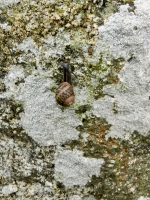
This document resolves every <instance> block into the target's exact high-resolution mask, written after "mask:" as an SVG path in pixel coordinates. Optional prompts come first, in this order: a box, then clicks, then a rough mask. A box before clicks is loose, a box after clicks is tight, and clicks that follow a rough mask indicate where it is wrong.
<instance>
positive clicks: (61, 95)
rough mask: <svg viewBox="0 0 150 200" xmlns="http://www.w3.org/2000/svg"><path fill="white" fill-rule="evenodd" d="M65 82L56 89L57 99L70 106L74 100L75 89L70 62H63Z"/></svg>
mask: <svg viewBox="0 0 150 200" xmlns="http://www.w3.org/2000/svg"><path fill="white" fill-rule="evenodd" d="M63 70H64V82H62V83H61V84H60V85H59V87H58V89H57V91H56V101H57V103H58V104H60V105H62V106H70V105H72V104H73V102H74V91H73V87H72V82H71V71H70V66H69V64H67V63H65V64H63Z"/></svg>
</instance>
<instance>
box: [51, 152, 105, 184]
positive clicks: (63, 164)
mask: <svg viewBox="0 0 150 200" xmlns="http://www.w3.org/2000/svg"><path fill="white" fill-rule="evenodd" d="M103 163H104V160H103V159H96V158H86V157H84V156H83V152H81V151H79V150H76V149H75V150H73V151H71V150H62V149H60V150H59V151H58V152H57V153H56V154H55V159H54V164H55V179H56V180H58V181H60V182H62V183H63V184H64V185H65V186H67V187H71V186H74V185H80V186H84V185H86V184H87V182H88V181H90V180H91V177H92V175H95V176H98V175H99V173H100V168H101V165H102V164H103Z"/></svg>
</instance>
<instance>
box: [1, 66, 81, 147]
mask: <svg viewBox="0 0 150 200" xmlns="http://www.w3.org/2000/svg"><path fill="white" fill-rule="evenodd" d="M23 76H24V74H23V71H22V69H21V68H19V67H15V66H12V68H10V71H9V73H8V75H7V76H6V77H5V85H6V88H7V92H6V93H5V94H4V95H5V96H7V97H10V96H11V95H13V96H14V97H15V99H16V100H17V101H21V102H22V104H23V107H24V113H22V114H21V115H20V117H21V122H20V123H21V125H22V126H23V128H24V129H25V130H26V133H27V134H28V135H29V136H31V137H32V138H33V139H34V140H35V141H36V142H37V143H39V144H40V145H43V146H47V145H56V144H63V143H65V142H66V141H69V140H77V139H78V135H79V132H78V131H77V130H76V127H77V126H78V125H81V124H82V123H81V122H80V121H79V119H78V118H77V117H76V115H75V111H74V110H73V109H71V108H68V109H65V110H64V111H62V110H61V109H60V108H59V106H58V104H57V103H56V100H55V95H54V93H52V92H50V85H51V84H52V81H51V82H50V80H48V79H46V78H44V77H35V76H33V75H31V76H28V77H27V78H26V79H25V82H24V83H20V84H19V85H18V86H17V85H15V82H16V79H18V78H19V77H23Z"/></svg>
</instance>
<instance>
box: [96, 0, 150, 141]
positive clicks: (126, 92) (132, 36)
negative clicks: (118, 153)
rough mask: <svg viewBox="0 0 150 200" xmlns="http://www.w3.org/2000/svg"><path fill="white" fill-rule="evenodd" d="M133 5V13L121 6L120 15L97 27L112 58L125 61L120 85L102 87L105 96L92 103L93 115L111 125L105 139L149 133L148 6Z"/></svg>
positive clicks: (149, 42)
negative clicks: (134, 133)
mask: <svg viewBox="0 0 150 200" xmlns="http://www.w3.org/2000/svg"><path fill="white" fill-rule="evenodd" d="M141 5H142V7H141ZM135 6H136V9H135V12H134V13H133V12H129V11H128V5H124V6H121V8H120V12H119V13H116V14H114V15H112V16H111V17H110V18H109V20H108V22H106V23H105V24H104V26H102V27H100V28H99V34H100V36H101V37H102V38H103V42H105V43H106V45H108V46H109V47H110V52H111V55H112V56H113V57H114V58H119V57H123V58H124V59H125V60H126V63H125V66H124V67H123V69H122V70H121V72H120V74H119V79H120V82H119V83H118V84H117V85H110V86H105V87H104V88H103V91H104V94H105V95H106V96H105V97H104V99H100V100H97V101H95V102H94V104H93V108H94V110H93V113H94V115H96V116H97V117H102V118H105V119H106V120H107V121H108V123H109V124H111V125H112V126H111V128H110V130H109V131H108V135H107V136H108V137H109V136H111V137H122V138H126V139H127V138H129V136H130V135H131V134H132V133H133V132H134V131H138V132H139V133H141V134H143V135H147V134H148V133H149V131H150V123H149V121H150V100H149V96H150V92H149V91H150V68H149V64H150V59H149V55H150V48H149V47H150V24H149V18H150V12H149V10H150V4H149V1H144V2H143V1H141V0H136V1H135ZM129 58H131V59H130V60H128V59H129Z"/></svg>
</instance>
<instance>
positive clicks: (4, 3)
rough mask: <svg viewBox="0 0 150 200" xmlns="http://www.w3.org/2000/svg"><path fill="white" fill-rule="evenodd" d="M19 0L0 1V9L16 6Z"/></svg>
mask: <svg viewBox="0 0 150 200" xmlns="http://www.w3.org/2000/svg"><path fill="white" fill-rule="evenodd" d="M19 1H20V0H1V1H0V7H5V6H8V5H11V4H16V3H18V2H19Z"/></svg>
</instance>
